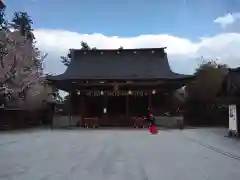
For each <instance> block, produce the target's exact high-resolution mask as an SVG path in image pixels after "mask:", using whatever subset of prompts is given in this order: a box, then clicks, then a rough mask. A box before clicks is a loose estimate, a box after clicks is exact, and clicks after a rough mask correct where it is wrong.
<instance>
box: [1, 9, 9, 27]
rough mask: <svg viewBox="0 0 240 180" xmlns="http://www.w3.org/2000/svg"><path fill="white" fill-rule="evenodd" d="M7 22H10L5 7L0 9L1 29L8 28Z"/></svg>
mask: <svg viewBox="0 0 240 180" xmlns="http://www.w3.org/2000/svg"><path fill="white" fill-rule="evenodd" d="M7 24H8V22H7V19H6V16H5V8H3V9H0V30H3V29H6V28H7Z"/></svg>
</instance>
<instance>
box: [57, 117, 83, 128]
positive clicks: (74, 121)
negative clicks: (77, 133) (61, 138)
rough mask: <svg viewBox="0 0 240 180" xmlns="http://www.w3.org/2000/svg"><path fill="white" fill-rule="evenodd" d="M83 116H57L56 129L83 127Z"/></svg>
mask: <svg viewBox="0 0 240 180" xmlns="http://www.w3.org/2000/svg"><path fill="white" fill-rule="evenodd" d="M81 124H82V123H81V116H72V117H71V116H61V115H55V116H54V118H53V127H54V128H67V127H74V126H79V125H81Z"/></svg>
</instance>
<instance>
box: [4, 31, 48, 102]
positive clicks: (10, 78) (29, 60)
mask: <svg viewBox="0 0 240 180" xmlns="http://www.w3.org/2000/svg"><path fill="white" fill-rule="evenodd" d="M0 47H1V48H0V93H1V94H2V95H4V100H5V105H10V106H17V107H19V106H20V107H22V106H24V107H26V105H29V106H30V107H32V105H33V104H35V105H36V104H39V103H36V102H35V101H36V100H38V101H40V100H39V96H40V97H41V96H42V92H43V91H44V85H43V79H42V75H43V74H42V68H41V63H42V61H43V59H44V58H45V57H46V55H44V56H43V55H41V53H40V51H39V50H38V49H37V48H35V46H34V43H33V42H32V40H31V39H28V38H27V37H26V36H24V35H22V33H21V31H19V30H14V31H9V30H1V31H0ZM2 99H3V98H2ZM40 99H41V98H40ZM29 101H30V102H33V104H32V105H30V104H31V103H30V104H29Z"/></svg>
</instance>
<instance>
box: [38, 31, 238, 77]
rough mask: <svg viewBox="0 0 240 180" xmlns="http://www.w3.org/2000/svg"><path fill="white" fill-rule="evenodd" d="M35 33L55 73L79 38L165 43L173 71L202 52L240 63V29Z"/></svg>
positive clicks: (133, 44) (93, 42)
mask: <svg viewBox="0 0 240 180" xmlns="http://www.w3.org/2000/svg"><path fill="white" fill-rule="evenodd" d="M35 36H36V39H37V46H38V47H39V48H40V50H42V51H43V52H47V53H49V56H48V58H47V59H46V63H45V64H46V71H47V72H51V73H57V74H59V73H62V72H64V70H65V67H64V65H62V64H61V59H60V56H62V55H66V54H67V52H68V49H69V48H80V42H81V41H86V42H87V43H88V44H89V45H90V46H92V47H93V46H94V47H97V48H103V49H106V48H109V49H115V48H119V47H120V46H123V47H124V48H126V49H127V48H144V47H145V48H147V47H165V46H166V47H167V50H166V51H167V52H168V55H169V62H170V65H171V67H172V69H173V71H175V72H178V73H192V72H193V71H194V68H195V67H196V65H197V64H198V63H199V62H200V61H199V60H200V58H201V57H202V56H203V57H204V58H207V59H216V58H218V59H219V61H220V62H222V63H227V64H228V65H230V66H231V67H235V66H240V53H239V47H240V33H239V34H238V33H223V34H218V35H216V36H213V37H205V38H201V39H199V41H198V42H193V41H191V40H189V39H186V38H181V37H176V36H171V35H167V34H158V35H140V36H136V37H118V36H105V35H103V34H99V33H95V34H79V33H76V32H70V31H65V30H48V29H38V30H36V31H35Z"/></svg>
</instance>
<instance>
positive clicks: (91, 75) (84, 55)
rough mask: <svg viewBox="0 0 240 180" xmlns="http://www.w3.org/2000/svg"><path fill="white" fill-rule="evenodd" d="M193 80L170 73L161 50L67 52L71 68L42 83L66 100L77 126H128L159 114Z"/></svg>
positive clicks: (189, 77) (189, 76) (186, 76)
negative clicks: (170, 97)
mask: <svg viewBox="0 0 240 180" xmlns="http://www.w3.org/2000/svg"><path fill="white" fill-rule="evenodd" d="M192 78H193V76H191V75H183V74H178V73H174V72H172V70H171V68H170V66H169V63H168V58H167V54H166V52H165V48H145V49H117V50H109V49H107V50H106V49H104V50H103V49H101V50H100V49H97V50H80V49H71V62H70V64H69V66H68V68H67V70H66V71H65V72H64V73H63V74H60V75H56V76H49V77H48V80H49V81H50V82H51V83H52V85H53V86H54V87H56V88H58V89H61V90H64V91H67V92H69V93H70V97H71V113H72V114H75V115H76V114H77V115H79V116H80V117H81V121H80V122H81V125H83V126H90V125H93V124H94V126H133V125H134V124H135V123H136V119H138V118H139V117H144V116H146V115H147V113H148V110H149V109H151V110H152V111H153V113H155V114H158V113H160V112H162V109H163V108H164V106H165V105H164V103H163V102H165V103H167V97H168V95H169V94H171V93H173V92H175V90H176V89H179V88H181V87H183V86H184V85H185V84H186V83H188V82H189V81H190V80H191V79H192Z"/></svg>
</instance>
